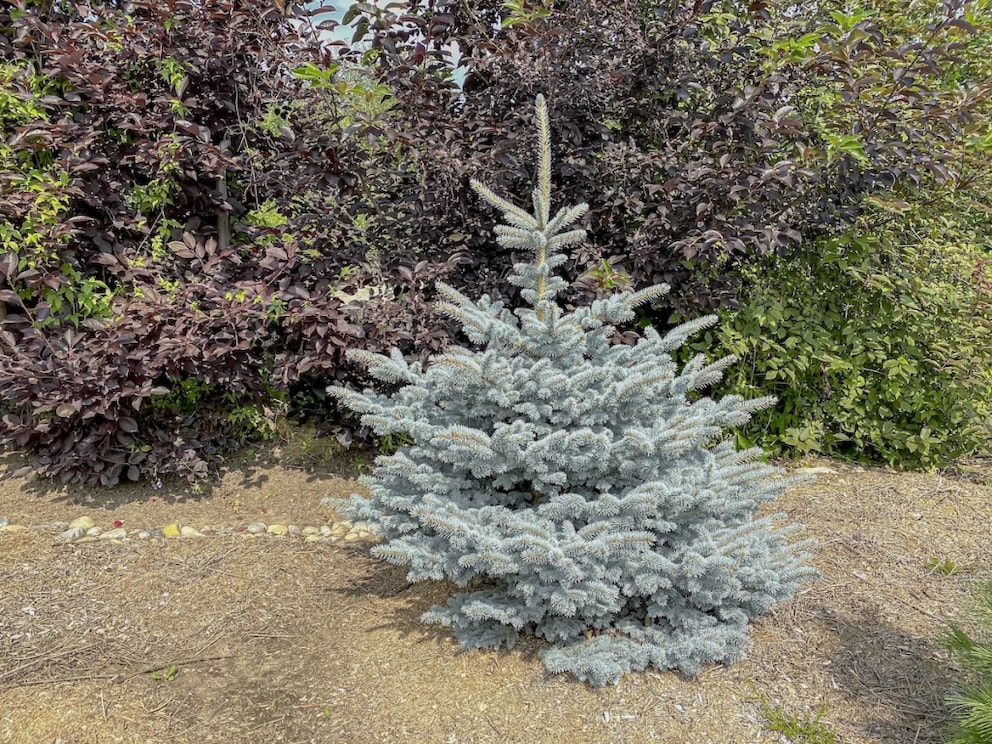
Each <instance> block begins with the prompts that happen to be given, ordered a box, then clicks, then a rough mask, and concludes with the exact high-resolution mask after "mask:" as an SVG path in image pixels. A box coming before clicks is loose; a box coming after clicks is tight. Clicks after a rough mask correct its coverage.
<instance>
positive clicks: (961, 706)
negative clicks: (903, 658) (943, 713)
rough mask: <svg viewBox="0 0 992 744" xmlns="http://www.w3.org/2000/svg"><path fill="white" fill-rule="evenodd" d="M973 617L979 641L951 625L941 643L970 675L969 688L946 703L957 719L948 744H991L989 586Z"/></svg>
mask: <svg viewBox="0 0 992 744" xmlns="http://www.w3.org/2000/svg"><path fill="white" fill-rule="evenodd" d="M974 614H975V620H976V621H977V625H978V628H979V631H978V632H979V634H980V635H979V636H978V637H973V636H971V635H968V634H967V633H966V632H965V631H964V630H962V629H961V628H960V627H958V626H957V625H952V626H951V631H950V633H949V634H948V636H947V638H946V639H945V641H944V644H945V646H946V647H947V649H948V650H949V651H950V652H951V654H952V655H953V657H954V658H955V660H957V661H958V663H960V664H961V666H963V667H964V668H965V669H966V670H967V671H968V672H970V673H971V674H972V675H973V680H972V683H971V684H969V685H967V686H965V687H963V688H962V689H961V691H960V692H959V693H957V694H956V695H954V696H952V697H950V698H949V699H948V702H949V703H950V705H951V708H952V709H953V711H954V713H955V717H956V719H957V721H956V726H955V729H954V732H953V734H952V735H951V738H950V739H948V744H990V743H992V585H987V586H985V587H984V588H983V589H982V591H981V592H980V594H979V599H978V605H977V606H976V608H975V613H974Z"/></svg>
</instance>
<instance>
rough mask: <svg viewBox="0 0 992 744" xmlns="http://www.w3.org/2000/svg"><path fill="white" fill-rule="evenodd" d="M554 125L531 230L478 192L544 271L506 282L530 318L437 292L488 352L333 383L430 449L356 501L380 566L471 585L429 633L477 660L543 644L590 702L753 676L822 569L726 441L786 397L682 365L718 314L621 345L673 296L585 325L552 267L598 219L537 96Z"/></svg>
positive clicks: (402, 455)
mask: <svg viewBox="0 0 992 744" xmlns="http://www.w3.org/2000/svg"><path fill="white" fill-rule="evenodd" d="M537 120H538V125H539V140H540V153H539V158H538V160H539V162H538V173H539V180H538V186H537V188H536V189H535V190H534V194H533V205H534V212H533V214H528V213H527V212H526V211H525V210H523V209H520V208H518V207H516V206H515V205H513V204H512V203H510V202H508V201H507V200H505V199H502V198H500V197H499V196H497V195H496V194H494V193H493V192H492V191H491V190H489V189H488V188H486V187H485V186H483V185H482V184H480V183H478V182H473V184H472V186H473V188H474V189H475V190H476V191H477V192H478V193H479V195H480V196H481V197H482V198H483V199H485V200H486V201H487V202H489V203H490V204H492V205H493V206H495V207H497V208H499V209H500V210H502V212H503V215H504V219H505V220H506V224H505V225H500V226H498V227H496V234H497V236H498V238H497V239H498V242H499V243H500V244H501V245H504V246H507V247H510V248H515V249H520V250H523V251H527V252H528V253H529V254H530V255H532V256H533V260H532V261H531V262H530V263H519V264H517V265H515V266H514V274H513V275H512V277H511V279H510V281H512V282H513V283H514V284H515V285H517V286H519V287H520V288H521V290H522V291H521V295H522V297H523V299H524V300H525V301H526V303H527V306H525V307H519V308H515V309H512V310H511V309H509V308H506V307H504V306H503V305H502V303H500V302H495V301H493V300H491V299H490V298H488V297H485V296H484V297H482V299H480V300H479V301H478V302H473V301H472V300H471V299H469V298H468V297H466V296H465V295H463V294H461V293H459V292H457V291H455V290H454V289H452V288H451V287H449V286H447V285H444V284H439V285H438V289H439V291H440V292H441V294H442V295H443V296H444V298H445V302H443V303H442V306H441V307H442V308H443V310H444V311H445V312H446V313H448V314H449V315H450V316H452V317H453V318H455V319H456V320H457V321H458V322H459V323H460V324H461V325H462V327H463V329H464V332H465V334H466V335H467V337H468V338H469V339H470V340H471V341H472V342H473V343H474V344H476V345H477V346H478V347H479V350H478V351H473V350H470V349H465V348H453V349H449V350H448V351H447V352H446V353H444V354H441V355H438V356H436V357H434V358H433V359H432V360H431V362H430V364H429V365H426V366H424V365H420V364H413V365H411V364H408V363H407V362H405V361H404V359H403V356H402V355H401V354H400V353H399V351H393V353H392V355H391V356H388V357H387V356H383V355H378V354H372V353H367V352H362V351H354V352H352V353H351V354H350V356H351V358H353V359H355V360H358V361H360V362H362V363H363V364H365V365H366V366H367V367H368V370H369V372H370V373H371V374H372V375H374V376H375V377H376V378H378V379H380V380H383V381H386V382H389V383H399V384H401V387H400V388H399V389H398V391H397V392H395V393H394V394H391V395H382V394H377V393H375V392H372V391H368V392H365V393H358V392H355V391H352V390H347V389H345V388H341V387H331V388H328V390H329V391H330V392H331V393H333V394H334V395H335V396H337V397H338V398H339V399H340V400H341V401H342V402H343V403H344V404H345V405H346V406H347V407H349V408H350V409H351V410H353V411H356V412H358V413H360V414H361V415H362V421H363V422H364V423H366V424H367V425H369V426H370V427H372V428H373V429H374V430H375V431H376V432H377V433H378V434H380V435H387V434H399V433H404V434H407V435H409V436H410V437H411V438H412V440H413V441H414V444H412V445H410V446H408V447H404V448H402V449H400V450H399V451H398V452H396V453H395V454H394V455H391V456H388V457H379V458H378V459H377V461H376V467H375V470H374V473H373V474H372V475H371V476H370V477H367V478H365V479H364V482H365V484H366V485H367V486H368V487H369V488H370V490H371V495H370V496H369V497H368V498H364V497H360V496H354V497H353V498H352V501H351V503H350V505H349V510H350V514H351V516H352V517H353V518H355V519H359V520H362V521H365V522H367V523H369V525H370V527H371V529H372V531H374V532H375V533H376V534H377V535H378V536H379V537H380V538H381V539H382V541H383V542H382V543H381V544H379V545H377V546H376V547H374V548H373V549H372V553H373V555H375V556H378V557H380V558H383V559H385V560H387V561H389V562H391V563H395V564H398V565H403V566H406V567H407V568H408V574H407V578H408V580H409V581H411V582H417V581H423V580H427V579H430V580H443V579H448V580H450V581H452V582H454V583H455V584H456V585H458V586H459V587H462V588H464V589H465V591H463V592H461V593H459V594H456V595H455V596H453V597H451V599H449V600H448V602H447V604H446V605H445V606H443V607H442V606H437V607H434V608H433V609H431V610H430V611H428V612H427V613H425V614H424V616H423V618H422V619H423V620H424V622H428V623H441V624H443V625H446V626H449V627H450V628H452V629H453V631H454V633H455V634H456V636H457V637H458V639H459V641H460V642H461V645H462V647H463V648H479V647H499V646H503V645H505V646H507V647H509V646H512V645H513V644H514V642H515V641H516V639H517V638H518V636H519V635H520V634H521V633H528V634H533V635H536V636H538V637H540V638H543V639H546V640H547V641H549V642H550V643H551V644H552V646H551V647H550V648H549V649H548V650H546V651H545V652H543V654H542V657H543V659H544V662H545V665H546V666H547V668H548V669H549V670H550V671H552V672H566V671H567V672H572V673H573V674H574V675H576V676H577V677H578V678H579V679H582V680H588V681H589V682H590V683H592V684H594V685H602V684H606V683H612V682H615V681H616V680H617V679H619V678H620V677H621V676H622V675H623V674H625V673H626V672H628V671H631V670H643V669H645V668H647V667H648V666H653V667H655V668H657V669H677V670H680V671H681V672H683V673H686V674H690V675H691V674H694V673H695V672H697V671H698V669H699V668H700V665H701V664H704V663H707V662H731V661H734V660H737V659H740V658H741V657H742V655H743V649H744V645H745V642H746V640H747V626H748V623H749V621H750V620H752V619H753V618H755V617H756V616H758V615H760V614H762V613H763V612H765V611H766V610H767V609H768V608H769V607H771V606H772V605H773V604H774V603H776V602H778V601H780V600H782V599H785V598H787V597H789V596H791V595H792V594H793V592H795V590H796V588H797V587H798V586H799V585H800V584H801V583H802V582H803V581H804V580H806V579H808V578H809V577H810V576H811V575H812V573H813V571H812V569H810V568H809V566H808V565H807V562H806V561H807V558H808V555H807V548H808V544H807V543H805V542H793V541H791V540H790V533H791V529H788V528H786V529H776V528H775V526H774V524H773V519H774V518H773V517H762V518H758V517H756V516H755V510H756V507H757V506H758V505H759V504H760V503H761V502H764V501H768V500H770V499H773V498H775V497H776V496H778V495H779V494H780V493H781V492H782V491H783V490H784V489H785V487H786V486H787V485H788V484H789V482H790V481H789V479H788V478H785V477H782V474H781V473H780V472H778V471H777V470H776V469H775V468H773V467H771V466H769V465H766V464H763V463H761V462H758V461H757V458H758V457H759V456H760V454H761V453H760V451H758V450H748V451H743V452H738V451H736V450H735V449H734V447H733V445H732V444H731V442H730V441H729V440H727V439H725V438H722V437H721V434H722V433H723V432H725V430H726V428H727V427H734V426H739V425H741V424H744V423H745V422H746V421H747V420H748V419H749V418H750V415H751V413H752V412H753V411H756V410H758V409H760V408H762V407H764V406H767V405H769V404H771V403H772V402H773V401H772V400H771V399H768V398H763V399H759V400H751V401H746V400H743V399H741V398H739V397H735V396H726V397H724V398H722V399H721V400H719V401H716V400H712V399H710V398H708V397H702V396H701V395H700V394H698V393H697V391H700V390H702V389H703V388H705V387H707V386H708V385H711V384H712V383H714V382H715V381H717V380H719V379H720V376H721V373H722V370H723V369H724V368H726V367H727V366H728V365H729V364H731V363H732V362H733V359H730V358H728V359H722V360H720V361H718V362H716V363H713V364H706V362H705V359H704V358H703V357H701V356H700V357H697V358H695V359H693V360H692V361H690V362H689V363H688V364H687V365H685V366H684V368H683V369H682V370H681V371H680V370H679V369H678V368H677V366H676V364H675V362H674V361H673V359H672V352H673V351H674V350H676V349H678V348H679V347H680V346H682V345H683V344H684V343H685V342H686V340H687V338H688V337H689V336H690V334H692V333H694V332H696V331H699V330H701V329H704V328H707V327H708V326H710V325H712V324H713V323H714V322H715V320H716V319H715V318H714V317H705V318H701V319H699V320H695V321H691V322H688V323H685V324H684V325H681V326H679V327H677V328H675V329H674V330H671V331H669V332H668V333H666V334H665V335H661V334H659V333H658V332H657V331H655V330H654V329H652V328H646V329H644V331H643V335H642V337H641V338H640V339H639V341H638V342H637V344H636V345H634V346H623V345H611V343H610V341H609V338H610V336H611V334H612V332H613V331H614V328H615V326H616V325H617V324H622V323H627V322H629V321H631V320H632V319H633V318H634V309H635V308H636V307H638V306H639V305H641V304H643V303H646V302H649V301H650V300H652V299H654V298H656V297H658V296H660V295H662V294H663V293H665V292H666V291H667V290H668V287H666V286H657V287H651V288H649V289H645V290H642V291H639V292H631V293H622V294H617V295H614V296H612V297H609V298H608V299H603V300H597V301H595V302H593V303H592V304H591V305H589V306H586V307H580V308H578V309H577V310H575V311H574V312H565V311H564V310H563V309H562V307H561V306H560V305H559V304H558V303H557V302H556V300H555V297H556V295H557V294H558V293H559V292H560V291H561V290H562V289H564V288H565V287H566V286H567V285H566V282H565V281H564V280H562V279H561V278H559V277H557V276H555V275H553V273H552V271H553V270H554V269H555V268H556V267H558V266H561V265H562V264H563V263H564V262H565V260H566V257H565V255H564V254H563V252H562V250H563V249H564V248H565V247H566V246H568V245H570V244H572V243H575V242H577V241H580V240H582V239H583V237H584V231H583V230H581V229H573V228H572V226H573V225H574V224H575V222H576V221H577V220H578V219H579V218H580V217H581V216H582V215H583V214H584V213H585V211H586V209H587V206H586V205H584V204H583V205H579V206H575V207H567V208H563V209H561V210H560V211H558V212H557V213H556V214H555V215H554V216H552V215H551V210H550V204H551V193H550V182H551V154H550V143H549V134H548V120H547V111H546V108H545V105H544V101H543V99H541V98H539V99H538V103H537Z"/></svg>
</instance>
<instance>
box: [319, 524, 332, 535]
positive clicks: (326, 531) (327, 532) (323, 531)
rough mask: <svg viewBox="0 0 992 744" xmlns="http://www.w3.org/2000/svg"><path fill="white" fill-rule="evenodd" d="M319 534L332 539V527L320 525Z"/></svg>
mask: <svg viewBox="0 0 992 744" xmlns="http://www.w3.org/2000/svg"><path fill="white" fill-rule="evenodd" d="M319 532H320V534H321V535H323V536H324V537H330V536H331V526H330V525H329V524H322V525H320V530H319Z"/></svg>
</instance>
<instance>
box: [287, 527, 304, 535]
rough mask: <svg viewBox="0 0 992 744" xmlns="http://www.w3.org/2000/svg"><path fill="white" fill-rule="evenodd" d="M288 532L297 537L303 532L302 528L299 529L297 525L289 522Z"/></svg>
mask: <svg viewBox="0 0 992 744" xmlns="http://www.w3.org/2000/svg"><path fill="white" fill-rule="evenodd" d="M289 534H290V535H292V536H293V537H299V536H300V535H302V534H303V530H301V529H300V528H299V527H298V526H297V525H295V524H291V525H289Z"/></svg>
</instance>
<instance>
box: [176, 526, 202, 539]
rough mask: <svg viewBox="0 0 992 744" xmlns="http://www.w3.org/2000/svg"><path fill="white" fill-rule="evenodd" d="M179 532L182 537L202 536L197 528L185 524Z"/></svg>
mask: <svg viewBox="0 0 992 744" xmlns="http://www.w3.org/2000/svg"><path fill="white" fill-rule="evenodd" d="M179 534H180V536H182V537H203V533H202V532H200V531H199V530H198V529H196V528H195V527H188V526H185V525H184V526H183V528H182V529H181V530H179Z"/></svg>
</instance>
